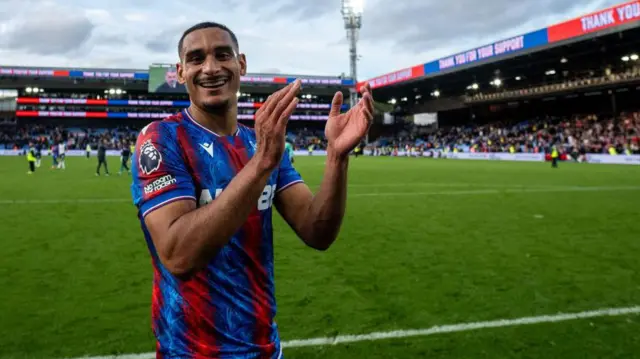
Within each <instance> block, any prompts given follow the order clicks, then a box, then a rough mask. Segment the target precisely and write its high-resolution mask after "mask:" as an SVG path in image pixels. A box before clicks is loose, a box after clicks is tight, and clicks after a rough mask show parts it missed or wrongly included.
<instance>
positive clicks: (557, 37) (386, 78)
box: [358, 0, 640, 89]
mask: <svg viewBox="0 0 640 359" xmlns="http://www.w3.org/2000/svg"><path fill="white" fill-rule="evenodd" d="M638 20H640V1H638V0H635V1H630V2H626V3H623V4H620V5H616V6H612V7H609V8H606V9H603V10H599V11H595V12H592V13H589V14H586V15H583V16H581V17H577V18H574V19H571V20H568V21H565V22H562V23H559V24H555V25H552V26H549V27H545V28H543V29H540V30H536V31H532V32H529V33H526V34H522V35H518V36H514V37H511V38H508V39H503V40H500V41H497V42H494V43H492V44H488V45H484V46H481V47H478V48H475V49H471V50H469V51H465V52H462V53H458V54H454V55H451V56H447V57H444V58H441V59H437V60H434V61H430V62H427V63H424V64H420V65H416V66H413V67H409V68H406V69H402V70H399V71H394V72H391V73H388V74H384V75H381V76H378V77H375V78H373V79H369V80H366V81H362V82H360V83H358V87H360V86H362V85H363V84H364V83H366V82H369V83H370V84H371V87H372V88H373V89H376V88H382V87H388V86H392V85H393V86H395V85H399V84H406V83H409V82H415V81H417V80H421V79H425V78H429V77H436V76H441V75H444V74H448V73H452V72H456V71H459V70H463V69H468V68H471V67H475V66H478V65H482V64H487V63H491V62H496V61H501V60H504V59H508V58H513V57H517V56H522V55H525V54H530V53H532V52H536V51H540V50H544V49H549V48H553V47H557V46H561V45H566V44H570V43H574V42H577V41H582V40H585V39H589V38H594V37H598V36H603V35H606V34H611V33H614V32H619V31H623V30H626V29H630V28H635V27H638V26H640V21H638Z"/></svg>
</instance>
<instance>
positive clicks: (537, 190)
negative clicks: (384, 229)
mask: <svg viewBox="0 0 640 359" xmlns="http://www.w3.org/2000/svg"><path fill="white" fill-rule="evenodd" d="M637 190H640V187H639V186H628V187H578V186H574V187H558V188H521V189H515V188H507V189H503V190H498V189H478V190H463V191H430V192H372V193H353V194H349V195H348V196H347V197H383V196H387V197H388V196H391V197H396V196H398V197H399V196H460V195H472V194H500V193H550V192H601V191H637Z"/></svg>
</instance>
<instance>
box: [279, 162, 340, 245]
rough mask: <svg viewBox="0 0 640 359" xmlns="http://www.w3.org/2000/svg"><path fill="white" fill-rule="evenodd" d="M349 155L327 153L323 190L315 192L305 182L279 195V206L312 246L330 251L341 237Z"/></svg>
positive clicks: (304, 239) (306, 242)
mask: <svg viewBox="0 0 640 359" xmlns="http://www.w3.org/2000/svg"><path fill="white" fill-rule="evenodd" d="M348 162H349V158H348V156H344V157H340V156H336V155H332V154H330V153H329V154H328V155H327V164H326V166H325V172H324V177H323V178H322V183H321V185H320V189H319V190H318V192H317V193H316V195H313V193H312V192H311V190H310V189H309V187H308V186H307V185H305V184H303V183H300V184H296V185H293V186H291V187H289V188H286V189H284V190H283V191H282V192H280V193H278V196H276V201H275V203H276V208H277V209H278V211H279V212H280V214H281V215H282V217H283V218H284V219H285V221H287V223H288V224H289V225H290V226H291V228H293V230H294V231H295V232H296V234H297V235H298V237H300V239H302V241H303V242H304V243H305V244H307V245H308V246H310V247H312V248H315V249H317V250H321V251H324V250H327V249H329V247H330V246H331V244H333V242H334V241H335V240H336V238H337V237H338V233H339V232H340V227H341V225H342V218H343V217H344V212H345V205H346V198H347V167H348Z"/></svg>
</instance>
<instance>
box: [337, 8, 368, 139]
mask: <svg viewBox="0 0 640 359" xmlns="http://www.w3.org/2000/svg"><path fill="white" fill-rule="evenodd" d="M342 18H343V19H344V28H345V29H346V30H347V40H348V41H349V65H350V68H351V74H350V75H351V78H352V79H353V83H354V85H353V87H351V88H349V104H350V105H351V106H350V107H354V106H355V105H356V104H357V103H358V92H357V91H356V86H357V84H358V46H357V45H358V35H359V33H360V28H361V27H362V9H357V8H354V1H353V0H342ZM367 142H368V135H367Z"/></svg>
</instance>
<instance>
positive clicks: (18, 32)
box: [3, 8, 94, 55]
mask: <svg viewBox="0 0 640 359" xmlns="http://www.w3.org/2000/svg"><path fill="white" fill-rule="evenodd" d="M93 29H94V25H93V23H92V22H91V21H90V20H89V19H88V18H87V17H85V16H84V15H74V14H69V13H64V12H61V11H58V10H56V9H55V8H51V9H43V10H36V11H33V12H31V13H29V14H28V16H26V17H25V18H24V19H23V20H22V21H16V22H15V23H13V24H11V25H9V26H8V30H7V31H5V33H4V34H3V37H4V44H5V46H6V48H7V49H9V50H20V51H24V52H26V53H28V54H35V55H50V54H67V53H69V52H71V51H73V50H76V49H79V48H81V47H82V46H83V45H84V44H85V42H86V41H87V40H88V39H89V38H90V37H91V33H92V31H93Z"/></svg>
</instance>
